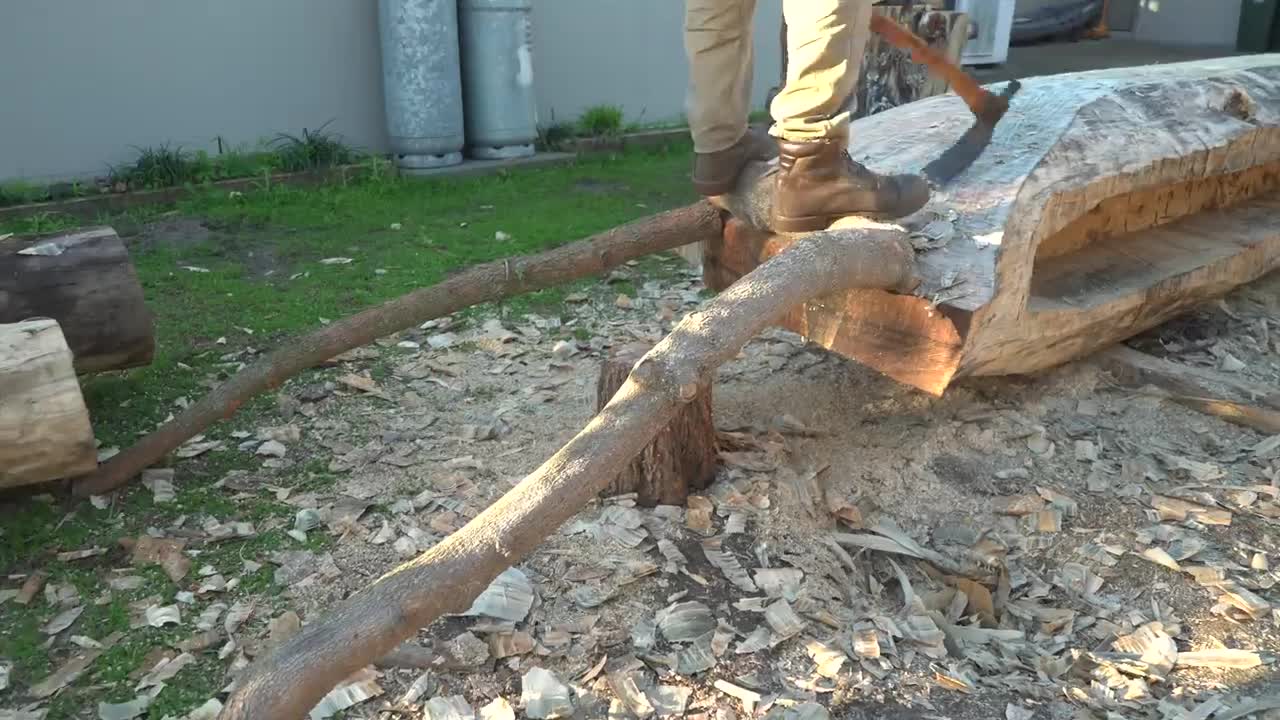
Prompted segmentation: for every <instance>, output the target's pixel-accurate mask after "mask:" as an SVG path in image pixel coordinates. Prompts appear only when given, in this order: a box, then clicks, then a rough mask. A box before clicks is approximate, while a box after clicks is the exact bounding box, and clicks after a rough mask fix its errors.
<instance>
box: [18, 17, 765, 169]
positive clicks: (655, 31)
mask: <svg viewBox="0 0 1280 720" xmlns="http://www.w3.org/2000/svg"><path fill="white" fill-rule="evenodd" d="M534 6H535V9H534V23H535V24H534V32H535V36H536V47H535V50H534V81H535V83H536V85H537V87H538V105H539V119H540V121H542V122H544V123H545V122H549V121H550V120H551V118H552V114H553V112H554V117H555V118H556V119H557V120H569V119H573V118H576V117H577V116H578V114H579V113H580V112H581V111H582V110H583V109H584V108H586V107H588V106H590V105H594V104H598V103H612V104H618V105H621V106H623V108H624V109H625V110H626V113H627V117H628V121H635V120H641V121H644V122H653V121H661V120H668V119H676V118H679V117H681V116H683V114H684V101H685V88H686V81H687V66H686V63H685V58H684V46H683V41H682V39H681V27H682V17H683V7H684V3H683V2H680V1H679V0H664V1H663V2H639V1H638V0H534ZM780 12H781V11H780V5H779V2H778V0H773V2H762V3H760V7H759V9H758V11H757V43H756V44H757V63H756V76H757V82H756V98H755V103H756V104H757V105H762V104H763V102H764V95H765V93H766V92H767V90H768V88H769V87H770V86H771V85H772V84H773V82H774V81H775V79H776V78H777V76H778V63H779V48H778V40H777V37H778V23H779V15H780ZM381 78H382V76H381V70H380V59H379V48H378V33H377V3H376V2H375V0H217V1H216V2H196V1H195V0H185V1H177V0H112V2H102V1H101V0H0V179H11V178H26V179H33V180H42V179H53V178H62V177H73V176H84V175H98V174H103V173H104V172H105V170H106V167H107V165H108V164H112V163H119V162H124V161H128V160H129V159H131V157H132V155H133V151H132V149H131V148H130V146H131V145H136V146H145V145H158V144H160V143H165V142H168V143H171V144H174V145H182V146H183V147H186V148H190V149H200V148H204V149H213V148H214V147H215V138H216V137H218V136H221V137H222V138H223V139H224V141H226V142H228V143H230V144H231V145H240V144H254V143H256V142H257V141H258V140H259V139H260V138H264V137H271V136H273V135H274V134H275V133H277V132H290V133H298V132H301V129H302V128H303V127H307V128H314V127H316V126H318V125H319V124H321V123H323V122H325V121H326V120H330V119H332V120H333V123H332V124H331V125H330V126H329V127H330V129H331V130H334V131H337V132H340V133H341V134H342V135H343V136H344V137H345V138H346V139H347V140H348V141H349V142H351V143H353V144H356V145H359V146H362V147H364V148H367V149H369V150H374V151H381V150H384V149H385V148H386V131H385V129H384V123H383V106H382V88H381V82H382V80H381ZM642 113H643V115H642Z"/></svg>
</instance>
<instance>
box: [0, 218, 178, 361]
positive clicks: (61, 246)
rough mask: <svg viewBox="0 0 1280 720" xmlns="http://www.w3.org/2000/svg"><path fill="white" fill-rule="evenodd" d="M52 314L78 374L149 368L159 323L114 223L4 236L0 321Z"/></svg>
mask: <svg viewBox="0 0 1280 720" xmlns="http://www.w3.org/2000/svg"><path fill="white" fill-rule="evenodd" d="M35 317H46V318H53V319H54V320H57V321H58V325H59V326H60V327H61V328H62V334H63V336H65V337H66V339H67V345H68V346H69V347H70V348H71V353H72V355H73V356H74V358H75V369H76V372H81V373H85V372H99V371H103V370H122V369H124V368H130V367H138V366H141V365H147V364H149V363H150V362H151V360H152V358H153V357H154V356H155V349H156V339H155V322H154V320H153V318H152V315H151V311H150V310H148V309H147V304H146V300H145V299H144V297H143V294H142V284H141V283H140V282H138V275H137V273H136V272H134V269H133V263H132V262H130V260H129V253H128V252H126V251H125V247H124V243H123V242H121V241H120V237H119V236H118V235H116V232H115V230H112V229H111V228H109V227H96V228H88V229H85V230H77V231H76V232H73V233H61V234H55V235H41V236H38V237H24V238H10V239H8V240H0V323H16V322H19V321H21V320H27V319H30V318H35Z"/></svg>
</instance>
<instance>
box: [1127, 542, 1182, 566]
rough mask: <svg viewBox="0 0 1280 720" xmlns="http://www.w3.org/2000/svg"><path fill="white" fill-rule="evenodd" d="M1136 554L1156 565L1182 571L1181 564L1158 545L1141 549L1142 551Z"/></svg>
mask: <svg viewBox="0 0 1280 720" xmlns="http://www.w3.org/2000/svg"><path fill="white" fill-rule="evenodd" d="M1138 556H1139V557H1141V558H1142V559H1144V560H1147V561H1150V562H1153V563H1155V564H1157V565H1161V566H1163V567H1167V568H1169V569H1170V570H1175V571H1178V572H1181V571H1182V566H1181V565H1179V564H1178V561H1177V560H1174V559H1173V558H1172V557H1171V556H1170V555H1169V553H1167V552H1165V551H1164V550H1162V549H1160V548H1158V547H1150V548H1147V549H1146V550H1143V551H1142V552H1140V553H1138Z"/></svg>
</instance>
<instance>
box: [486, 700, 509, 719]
mask: <svg viewBox="0 0 1280 720" xmlns="http://www.w3.org/2000/svg"><path fill="white" fill-rule="evenodd" d="M480 720H516V710H515V708H514V707H512V706H511V703H509V702H507V700H506V698H500V697H498V698H494V699H493V700H491V701H490V702H489V704H488V705H485V706H484V707H482V708H480Z"/></svg>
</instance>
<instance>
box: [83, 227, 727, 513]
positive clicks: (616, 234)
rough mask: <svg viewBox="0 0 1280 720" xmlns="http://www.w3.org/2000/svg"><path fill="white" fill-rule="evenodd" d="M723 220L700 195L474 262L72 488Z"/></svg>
mask: <svg viewBox="0 0 1280 720" xmlns="http://www.w3.org/2000/svg"><path fill="white" fill-rule="evenodd" d="M720 228H721V222H720V213H719V211H717V210H716V209H715V208H713V207H712V206H711V205H709V204H707V203H696V204H694V205H690V206H687V207H684V208H680V209H677V210H671V211H668V212H665V213H660V214H658V215H654V216H652V217H648V218H644V219H642V220H637V221H635V222H632V223H629V224H627V225H622V226H620V227H617V228H614V229H612V230H609V231H607V232H603V233H600V234H598V235H594V236H592V237H589V238H587V239H585V240H581V241H578V242H575V243H571V244H568V245H565V246H562V247H559V248H556V249H554V250H549V251H547V252H544V253H539V254H537V255H531V256H528V257H517V258H510V259H506V260H498V261H495V262H490V263H484V264H482V265H477V266H475V267H472V268H469V269H467V270H464V271H462V272H459V273H458V274H456V275H454V276H453V277H451V278H449V279H448V280H446V281H444V282H442V283H439V284H437V285H432V286H431V287H427V288H422V289H420V290H415V291H413V292H411V293H408V294H406V295H402V296H400V297H399V298H396V299H395V300H390V301H388V302H385V303H383V304H381V305H378V306H376V307H373V308H369V309H368V310H364V311H362V312H359V313H357V314H355V315H351V316H348V317H346V318H344V319H342V320H340V321H338V322H335V323H333V324H331V325H328V326H326V327H324V328H323V329H321V330H317V331H315V332H313V333H311V334H309V335H305V336H303V337H300V338H297V339H295V340H293V341H291V342H288V343H286V344H285V345H284V346H283V347H281V348H280V349H279V350H276V351H275V352H273V353H271V354H270V355H268V356H266V357H264V358H262V359H261V360H259V361H258V362H256V363H254V364H252V365H250V366H249V367H247V368H245V369H244V370H242V371H240V372H239V373H237V374H236V375H235V376H234V377H232V378H231V379H230V380H228V381H227V382H225V383H223V384H222V385H219V386H218V387H217V388H215V389H214V390H213V391H212V392H210V393H209V394H208V395H205V396H204V397H203V398H201V399H200V400H199V401H198V402H195V403H193V404H191V405H190V406H189V407H187V408H186V409H185V410H183V411H182V412H181V413H179V414H178V416H177V417H175V418H174V419H173V420H170V421H169V422H168V423H165V424H164V425H163V426H162V427H161V428H160V429H158V430H156V431H155V432H153V433H151V434H150V435H147V436H146V437H144V438H143V439H142V440H140V441H138V442H137V443H136V444H134V445H133V446H131V447H129V448H127V449H126V450H125V451H124V452H122V453H120V454H119V455H116V456H115V457H113V458H111V459H110V460H108V461H107V462H106V463H104V464H103V465H102V466H101V467H100V468H99V469H98V471H97V472H95V473H94V474H92V475H90V476H87V477H86V478H84V479H83V480H81V481H80V482H77V483H76V485H75V487H74V490H75V493H76V494H77V495H79V496H81V497H83V496H87V495H93V494H99V493H104V492H107V491H110V490H113V489H115V488H117V487H119V486H120V485H123V484H124V483H126V482H128V481H129V479H130V478H132V477H134V476H135V475H137V474H138V473H139V472H141V471H142V470H143V469H145V468H146V467H147V466H149V465H151V464H152V463H154V462H156V461H157V460H159V459H160V458H162V457H164V455H165V454H166V453H168V452H170V451H172V450H173V449H175V448H177V447H178V446H179V445H181V444H182V443H183V442H185V441H186V440H188V439H190V438H192V437H194V436H195V435H197V434H199V433H200V432H202V431H203V430H204V429H205V428H207V427H209V426H210V425H212V424H213V423H215V422H217V421H218V420H222V419H224V418H227V417H230V416H231V415H232V414H234V413H235V411H236V410H237V409H238V408H239V407H240V406H241V405H242V404H244V402H245V401H246V400H248V399H250V398H252V397H253V396H255V395H257V394H258V393H260V392H263V391H264V390H268V389H271V388H274V387H278V386H279V385H280V384H281V383H283V382H284V381H285V380H288V379H289V378H291V377H293V376H294V375H296V374H298V373H299V372H301V371H303V370H306V369H307V368H310V367H313V366H315V365H317V364H319V363H322V362H324V361H326V360H328V359H330V358H332V357H334V356H336V355H340V354H342V353H344V352H346V351H348V350H351V349H352V348H357V347H360V346H362V345H367V344H369V343H370V342H373V341H374V340H376V339H377V338H380V337H383V336H385V335H389V334H391V333H394V332H398V331H400V330H404V329H405V328H408V327H411V326H413V325H417V324H419V323H422V322H425V321H427V320H430V319H433V318H437V317H440V316H442V315H448V314H449V313H452V312H457V311H458V310H462V309H463V308H467V307H471V306H472V305H477V304H479V303H482V302H488V301H491V300H498V299H501V298H505V297H511V296H513V295H519V294H522V293H526V292H530V291H533V290H538V289H541V288H546V287H551V286H554V285H558V284H561V283H564V282H568V281H569V280H576V279H578V278H582V277H586V276H589V275H593V274H597V273H601V272H605V271H607V270H610V269H612V268H614V267H616V266H618V265H620V264H622V263H624V262H626V261H627V260H631V259H633V258H637V257H641V256H644V255H648V254H651V253H655V252H660V251H662V250H668V249H671V248H675V247H679V246H680V245H685V244H688V243H690V242H700V241H705V240H710V239H712V238H714V237H716V236H717V235H719V232H720Z"/></svg>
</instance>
